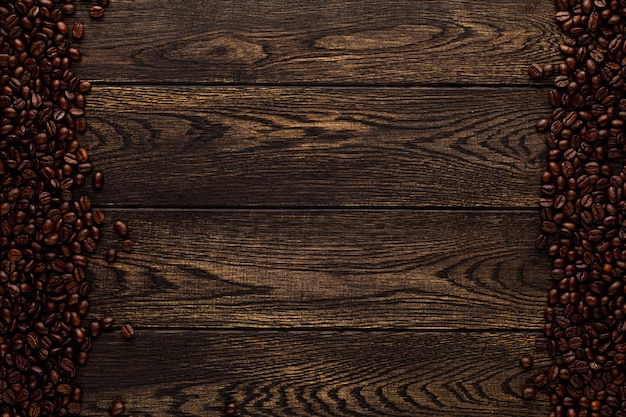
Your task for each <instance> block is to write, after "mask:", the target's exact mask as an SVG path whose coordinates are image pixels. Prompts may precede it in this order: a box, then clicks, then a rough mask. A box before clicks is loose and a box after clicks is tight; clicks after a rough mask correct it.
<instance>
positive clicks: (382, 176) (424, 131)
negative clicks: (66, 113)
mask: <svg viewBox="0 0 626 417" xmlns="http://www.w3.org/2000/svg"><path fill="white" fill-rule="evenodd" d="M547 100H548V99H547V92H546V91H545V90H533V89H528V88H526V89H484V88H471V89H462V90H459V89H453V88H445V89H432V88H410V89H406V88H405V89H400V88H392V89H389V88H385V89H382V88H372V89H348V88H340V89H337V88H215V89H207V88H154V87H146V88H138V87H133V88H118V87H107V88H98V89H96V92H95V93H94V94H93V95H91V96H90V101H89V109H88V110H89V111H90V115H91V117H90V124H91V127H90V132H89V134H88V135H87V137H86V138H85V143H86V145H87V146H88V149H90V152H91V154H92V156H93V158H94V160H95V161H97V163H98V166H99V167H102V168H103V169H105V171H106V175H107V182H106V183H107V186H106V187H105V189H104V191H103V193H102V195H101V196H100V197H99V198H98V201H101V202H102V203H106V204H114V205H116V206H139V207H241V206H245V207H250V206H256V207H277V206H278V207H285V206H286V207H294V206H295V207H298V206H299V207H303V206H304V207H307V206H308V207H311V206H312V207H333V206H335V207H336V206H370V207H371V206H393V207H398V206H402V207H500V208H509V207H511V208H518V207H522V208H535V207H537V202H538V199H539V195H538V188H539V175H540V172H541V169H542V167H543V166H544V164H545V158H544V156H543V154H544V151H543V148H544V146H545V145H544V144H543V141H544V138H543V136H544V135H542V134H538V133H536V132H535V129H534V123H535V121H536V120H537V119H539V118H540V117H543V116H544V115H545V114H546V113H547V112H548V111H549V108H548V101H547ZM528 101H532V102H534V103H537V105H536V106H533V107H529V106H528V105H527V103H528ZM505 103H506V104H505Z"/></svg>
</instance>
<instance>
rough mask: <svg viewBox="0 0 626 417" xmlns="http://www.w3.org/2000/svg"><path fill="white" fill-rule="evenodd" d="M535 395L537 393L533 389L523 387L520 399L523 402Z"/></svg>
mask: <svg viewBox="0 0 626 417" xmlns="http://www.w3.org/2000/svg"><path fill="white" fill-rule="evenodd" d="M536 394H537V391H536V390H535V388H533V387H525V388H524V389H523V390H522V398H523V399H525V400H530V399H531V398H533V397H534V396H535V395H536Z"/></svg>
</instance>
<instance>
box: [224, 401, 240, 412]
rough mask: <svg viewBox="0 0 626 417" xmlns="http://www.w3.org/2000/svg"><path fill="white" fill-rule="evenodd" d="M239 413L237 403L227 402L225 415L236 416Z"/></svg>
mask: <svg viewBox="0 0 626 417" xmlns="http://www.w3.org/2000/svg"><path fill="white" fill-rule="evenodd" d="M237 411H238V407H237V403H236V402H234V401H227V402H226V403H225V404H224V414H226V415H227V416H234V415H236V414H237Z"/></svg>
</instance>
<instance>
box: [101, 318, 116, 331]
mask: <svg viewBox="0 0 626 417" xmlns="http://www.w3.org/2000/svg"><path fill="white" fill-rule="evenodd" d="M100 324H101V325H102V328H103V329H104V330H109V329H111V328H112V327H113V326H114V325H115V319H114V318H113V317H104V318H103V319H102V320H100Z"/></svg>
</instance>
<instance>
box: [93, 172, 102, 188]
mask: <svg viewBox="0 0 626 417" xmlns="http://www.w3.org/2000/svg"><path fill="white" fill-rule="evenodd" d="M103 186H104V174H103V173H102V172H100V171H96V172H94V173H93V188H95V189H96V190H101V189H102V187H103Z"/></svg>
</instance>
